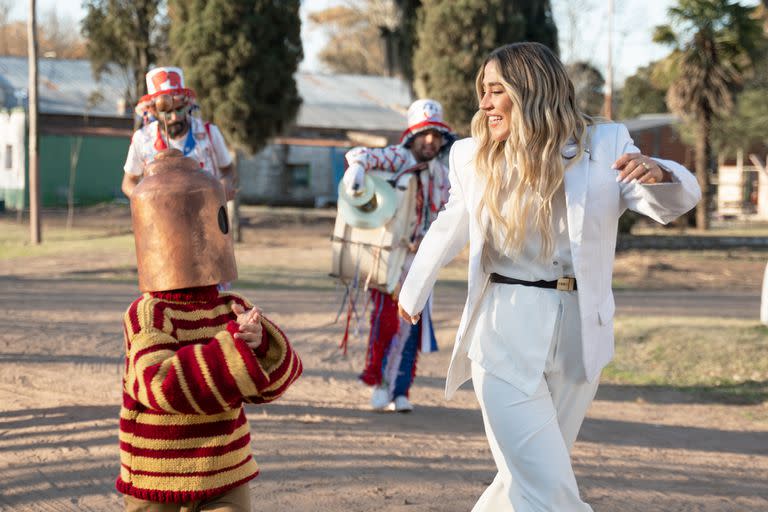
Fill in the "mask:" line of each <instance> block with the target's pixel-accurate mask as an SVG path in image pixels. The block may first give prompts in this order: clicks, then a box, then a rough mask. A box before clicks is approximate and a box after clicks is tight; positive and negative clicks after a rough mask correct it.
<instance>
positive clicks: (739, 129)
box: [712, 87, 768, 156]
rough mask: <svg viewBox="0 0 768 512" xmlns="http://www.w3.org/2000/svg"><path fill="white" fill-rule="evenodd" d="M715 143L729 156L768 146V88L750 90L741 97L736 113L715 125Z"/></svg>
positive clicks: (737, 100) (740, 95)
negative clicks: (740, 151) (741, 151)
mask: <svg viewBox="0 0 768 512" xmlns="http://www.w3.org/2000/svg"><path fill="white" fill-rule="evenodd" d="M712 140H713V144H714V147H715V148H717V150H718V151H722V152H724V153H725V154H726V155H728V156H733V155H734V154H735V153H736V151H738V150H744V151H748V150H750V149H752V148H754V147H756V146H760V145H762V146H768V88H765V87H755V88H749V89H745V90H744V91H743V92H742V93H741V94H739V95H738V97H737V98H736V106H735V108H734V110H733V112H732V114H731V115H730V116H728V117H726V118H724V119H722V120H721V121H720V122H719V123H718V124H716V125H715V126H714V129H713V133H712Z"/></svg>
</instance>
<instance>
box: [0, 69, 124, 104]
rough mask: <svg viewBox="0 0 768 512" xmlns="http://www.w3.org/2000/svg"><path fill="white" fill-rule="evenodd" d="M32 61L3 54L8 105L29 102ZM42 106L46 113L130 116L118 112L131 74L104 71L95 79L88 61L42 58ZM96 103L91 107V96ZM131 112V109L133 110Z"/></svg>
mask: <svg viewBox="0 0 768 512" xmlns="http://www.w3.org/2000/svg"><path fill="white" fill-rule="evenodd" d="M27 70H28V60H27V58H26V57H7V56H3V57H0V87H2V88H3V93H4V94H3V96H4V98H3V99H4V101H3V103H4V105H3V106H4V107H6V108H11V107H14V106H19V105H24V104H26V101H27V84H28V78H29V77H28V71H27ZM37 76H38V84H39V85H38V87H39V89H38V99H39V109H40V112H41V113H43V114H68V115H84V114H85V112H86V110H87V111H88V115H91V116H97V117H127V116H128V114H125V113H122V114H121V113H120V112H119V111H118V101H119V100H120V98H123V97H124V96H125V91H126V90H127V89H128V77H127V76H121V75H120V74H119V72H107V73H104V74H103V75H102V77H101V79H100V80H99V81H98V82H97V81H95V80H94V79H93V73H92V71H91V63H90V62H89V61H87V60H69V59H42V58H41V59H40V60H39V61H38V64H37ZM91 98H93V100H95V101H93V103H92V105H91V106H90V108H88V105H89V99H91ZM129 112H130V109H129Z"/></svg>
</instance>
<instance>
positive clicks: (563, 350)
mask: <svg viewBox="0 0 768 512" xmlns="http://www.w3.org/2000/svg"><path fill="white" fill-rule="evenodd" d="M568 309H569V308H566V314H565V315H564V317H563V318H561V322H559V325H558V329H556V333H555V335H554V336H553V340H552V346H551V347H550V350H549V355H548V357H547V363H546V366H545V371H544V375H543V376H542V378H541V381H540V383H539V386H538V388H537V389H536V391H535V392H534V393H533V394H532V395H526V394H525V393H523V392H522V391H520V390H518V389H517V388H516V387H515V386H513V385H512V384H510V383H508V382H506V381H504V380H502V379H499V378H498V377H495V376H494V375H491V374H490V373H488V372H486V371H485V370H484V369H483V368H482V367H481V366H480V365H479V364H477V363H475V362H473V363H472V383H473V384H474V388H475V393H476V395H477V399H478V401H479V402H480V407H481V409H482V412H483V422H484V424H485V432H486V436H487V438H488V444H489V445H490V448H491V453H492V454H493V458H494V461H495V462H496V467H497V469H498V473H497V474H496V478H495V479H494V480H493V483H492V484H491V485H490V486H489V487H488V488H487V489H486V490H485V492H483V494H482V496H481V497H480V499H479V500H478V501H477V503H476V504H475V507H474V508H473V509H472V510H473V512H591V511H592V508H591V507H590V506H589V505H587V504H586V503H584V502H583V501H582V500H581V498H580V496H579V490H578V487H577V485H576V478H575V477H574V474H573V468H572V467H571V459H570V451H571V448H572V447H573V443H574V442H575V441H576V436H577V435H578V433H579V429H580V428H581V424H582V422H583V421H584V416H585V415H586V413H587V409H589V405H590V404H591V403H592V400H593V398H594V396H595V393H596V392H597V386H598V382H599V378H596V379H595V380H594V381H593V382H587V380H586V378H585V377H584V371H583V365H582V363H581V339H580V335H579V334H578V333H579V332H580V329H578V309H576V315H572V313H573V310H571V311H568ZM569 313H571V314H569ZM573 316H576V318H573ZM569 317H570V318H569ZM574 326H575V327H577V329H575V330H574V329H573V327H574Z"/></svg>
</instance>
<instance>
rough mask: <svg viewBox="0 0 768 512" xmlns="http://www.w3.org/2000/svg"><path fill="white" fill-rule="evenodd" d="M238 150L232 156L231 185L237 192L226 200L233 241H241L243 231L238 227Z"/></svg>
mask: <svg viewBox="0 0 768 512" xmlns="http://www.w3.org/2000/svg"><path fill="white" fill-rule="evenodd" d="M239 167H240V151H239V150H237V149H236V150H235V151H234V155H233V156H232V171H231V172H232V186H233V187H234V188H235V190H238V192H237V193H236V194H235V198H234V199H232V200H231V201H227V213H228V214H229V223H230V224H231V228H232V238H233V240H234V241H235V242H237V243H240V242H242V241H243V232H242V230H241V229H240V192H239V189H240V169H239Z"/></svg>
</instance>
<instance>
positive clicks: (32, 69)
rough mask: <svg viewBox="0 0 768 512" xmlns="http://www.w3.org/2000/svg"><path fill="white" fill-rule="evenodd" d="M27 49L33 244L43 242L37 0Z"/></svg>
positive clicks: (32, 2) (29, 24)
mask: <svg viewBox="0 0 768 512" xmlns="http://www.w3.org/2000/svg"><path fill="white" fill-rule="evenodd" d="M27 38H28V40H27V50H28V52H29V96H28V98H27V102H28V108H27V112H28V113H29V232H30V238H31V241H32V243H33V244H35V245H37V244H39V243H40V242H42V234H41V229H40V225H41V222H40V164H39V161H38V156H39V155H38V147H37V143H38V134H37V106H38V100H37V15H36V6H35V0H29V19H28V21H27Z"/></svg>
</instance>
